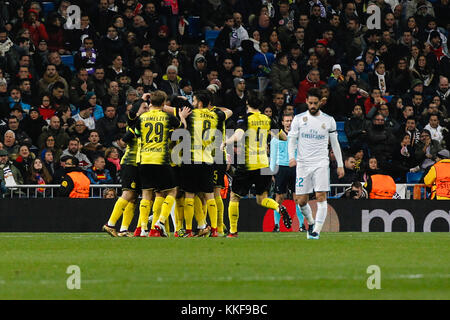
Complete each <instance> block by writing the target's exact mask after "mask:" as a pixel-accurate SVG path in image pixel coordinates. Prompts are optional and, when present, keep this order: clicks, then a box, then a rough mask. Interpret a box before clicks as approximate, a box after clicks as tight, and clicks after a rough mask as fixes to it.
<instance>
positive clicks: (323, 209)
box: [313, 201, 328, 233]
mask: <svg viewBox="0 0 450 320" xmlns="http://www.w3.org/2000/svg"><path fill="white" fill-rule="evenodd" d="M327 208H328V205H327V201H322V202H317V213H316V223H315V225H314V230H313V232H317V233H320V231H321V230H322V226H323V224H324V223H325V219H326V218H327Z"/></svg>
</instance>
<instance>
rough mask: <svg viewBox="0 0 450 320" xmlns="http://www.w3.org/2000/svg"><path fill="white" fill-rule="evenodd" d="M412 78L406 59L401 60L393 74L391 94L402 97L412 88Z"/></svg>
mask: <svg viewBox="0 0 450 320" xmlns="http://www.w3.org/2000/svg"><path fill="white" fill-rule="evenodd" d="M411 81H412V76H411V72H410V70H409V68H408V66H407V61H406V59H405V58H400V59H399V60H398V61H397V65H396V67H395V68H394V70H393V71H392V73H391V84H392V89H391V92H390V93H391V94H394V95H402V94H404V93H405V92H407V91H408V89H409V88H410V87H411Z"/></svg>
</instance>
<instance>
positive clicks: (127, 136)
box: [122, 127, 136, 144]
mask: <svg viewBox="0 0 450 320" xmlns="http://www.w3.org/2000/svg"><path fill="white" fill-rule="evenodd" d="M135 137H136V133H135V132H134V129H133V128H130V127H127V132H126V133H125V135H124V136H123V137H122V140H123V142H125V143H126V144H129V143H130V142H131V141H133V139H134V138H135Z"/></svg>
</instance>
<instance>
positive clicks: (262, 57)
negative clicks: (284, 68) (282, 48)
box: [252, 41, 275, 96]
mask: <svg viewBox="0 0 450 320" xmlns="http://www.w3.org/2000/svg"><path fill="white" fill-rule="evenodd" d="M260 48H261V52H257V53H256V54H255V56H254V57H253V60H252V68H253V72H254V73H255V74H256V76H257V77H258V91H259V93H260V95H261V96H262V93H263V92H264V91H265V90H266V88H267V86H268V85H269V83H270V78H269V76H270V72H271V71H272V64H273V62H274V61H275V56H274V54H273V53H271V52H269V43H268V42H267V41H262V42H261V43H260Z"/></svg>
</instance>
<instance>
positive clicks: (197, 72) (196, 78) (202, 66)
mask: <svg viewBox="0 0 450 320" xmlns="http://www.w3.org/2000/svg"><path fill="white" fill-rule="evenodd" d="M167 72H169V71H167ZM207 74H208V66H207V61H206V58H205V57H204V56H203V55H201V54H197V55H196V56H195V58H194V71H193V73H192V76H191V79H192V83H193V89H194V90H200V89H204V88H206V87H207V86H208V84H209V83H208V78H207Z"/></svg>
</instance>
